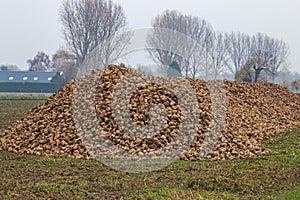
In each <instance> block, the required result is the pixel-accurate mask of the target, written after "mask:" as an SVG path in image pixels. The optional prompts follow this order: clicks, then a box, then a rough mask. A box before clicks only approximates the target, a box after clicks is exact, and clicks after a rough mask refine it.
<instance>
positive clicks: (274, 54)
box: [251, 33, 289, 82]
mask: <svg viewBox="0 0 300 200" xmlns="http://www.w3.org/2000/svg"><path fill="white" fill-rule="evenodd" d="M288 52H289V50H288V47H287V45H286V44H285V43H284V42H283V41H282V40H277V39H274V38H271V37H269V36H268V35H264V34H261V33H258V34H256V35H255V36H253V37H252V41H251V60H253V61H254V62H255V64H254V65H253V69H254V74H255V75H254V82H257V81H258V78H259V76H260V73H261V72H262V71H265V72H266V73H267V74H269V75H271V77H272V79H274V77H275V76H276V75H277V72H278V70H279V68H280V67H281V66H283V65H284V64H286V63H287V58H288Z"/></svg>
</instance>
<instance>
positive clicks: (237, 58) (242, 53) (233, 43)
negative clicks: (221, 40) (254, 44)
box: [225, 32, 251, 74]
mask: <svg viewBox="0 0 300 200" xmlns="http://www.w3.org/2000/svg"><path fill="white" fill-rule="evenodd" d="M225 37H226V39H225V43H226V48H227V51H228V56H229V57H228V64H229V66H228V67H229V70H230V71H231V72H232V73H233V74H236V73H237V72H238V71H239V70H240V69H241V68H242V67H244V66H246V64H248V63H249V60H250V54H251V53H250V51H251V37H250V36H249V35H247V34H244V33H240V32H238V33H234V32H232V33H229V34H226V35H225Z"/></svg>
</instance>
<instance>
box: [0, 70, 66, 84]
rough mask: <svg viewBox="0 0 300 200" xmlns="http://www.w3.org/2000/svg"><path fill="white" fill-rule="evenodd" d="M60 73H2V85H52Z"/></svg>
mask: <svg viewBox="0 0 300 200" xmlns="http://www.w3.org/2000/svg"><path fill="white" fill-rule="evenodd" d="M57 73H60V72H41V71H0V83H24V82H28V83H50V82H51V80H52V79H53V77H54V76H55V75H56V74H57Z"/></svg>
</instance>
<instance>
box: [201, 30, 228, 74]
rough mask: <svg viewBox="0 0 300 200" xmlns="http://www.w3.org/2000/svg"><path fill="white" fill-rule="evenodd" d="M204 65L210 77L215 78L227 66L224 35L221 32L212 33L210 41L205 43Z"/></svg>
mask: <svg viewBox="0 0 300 200" xmlns="http://www.w3.org/2000/svg"><path fill="white" fill-rule="evenodd" d="M205 50H206V54H205V55H206V58H205V60H206V66H204V67H205V68H208V69H206V70H207V71H208V70H209V71H210V73H211V74H210V79H213V80H215V79H217V78H218V76H219V75H220V74H221V72H223V71H224V70H225V69H226V67H227V66H228V51H227V48H226V44H225V36H224V34H222V33H214V34H213V35H212V37H211V40H210V42H207V43H206V49H205Z"/></svg>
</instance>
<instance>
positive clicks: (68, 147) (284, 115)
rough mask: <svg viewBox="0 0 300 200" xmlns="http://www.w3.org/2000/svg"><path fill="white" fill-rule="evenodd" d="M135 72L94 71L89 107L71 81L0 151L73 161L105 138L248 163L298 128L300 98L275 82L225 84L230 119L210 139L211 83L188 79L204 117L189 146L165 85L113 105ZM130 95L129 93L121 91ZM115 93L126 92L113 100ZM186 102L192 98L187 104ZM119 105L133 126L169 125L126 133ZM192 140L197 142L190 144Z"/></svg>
mask: <svg viewBox="0 0 300 200" xmlns="http://www.w3.org/2000/svg"><path fill="white" fill-rule="evenodd" d="M129 72H135V73H139V72H136V71H134V70H133V69H129V68H126V67H125V66H124V65H120V66H114V65H110V66H108V67H107V68H106V69H105V70H96V71H94V72H93V73H92V74H89V75H85V76H83V77H81V78H80V80H79V81H78V82H77V81H76V83H79V84H81V83H82V84H83V85H82V88H83V89H85V90H90V88H91V87H94V88H95V93H94V94H93V95H90V96H88V97H86V96H85V98H90V99H91V100H92V101H91V102H93V103H92V104H91V105H87V104H84V103H81V102H82V101H80V99H79V100H78V101H76V102H74V99H73V98H72V97H73V95H74V94H76V93H74V92H80V91H75V89H74V88H75V85H76V84H75V81H71V82H69V83H68V84H66V85H65V86H64V87H62V88H61V89H60V90H58V91H57V92H56V93H55V94H53V95H52V96H50V97H49V98H48V100H47V102H46V103H44V104H42V105H39V106H37V107H35V108H33V109H31V110H30V111H29V112H28V113H27V114H26V116H25V117H24V118H22V119H21V120H18V121H16V122H15V123H14V124H12V125H11V126H10V127H8V128H6V129H4V130H1V131H0V150H7V151H11V152H16V153H28V154H34V155H42V156H49V155H56V154H58V155H65V156H70V157H74V158H82V157H84V158H93V156H94V154H95V152H98V151H97V147H99V144H97V138H98V137H100V136H101V135H104V136H105V137H107V138H108V139H109V141H111V142H112V143H113V144H114V145H115V146H116V147H118V148H120V149H123V150H125V151H128V152H130V153H132V154H139V155H141V154H142V155H143V154H148V153H151V152H152V153H153V152H156V151H157V150H158V149H160V148H164V147H167V146H168V145H169V144H171V143H172V142H175V143H177V145H178V146H179V145H180V144H181V143H182V144H184V143H187V144H190V145H189V148H187V149H183V150H182V153H181V154H180V158H181V159H186V160H199V159H203V156H202V155H205V156H204V158H208V159H210V160H220V159H242V158H246V157H250V156H253V155H256V154H260V153H264V152H268V150H266V149H263V148H262V146H261V142H262V140H267V139H270V138H271V137H273V136H276V135H278V134H280V133H282V132H283V129H286V128H292V127H297V126H300V112H299V111H300V96H299V95H297V94H295V93H292V92H290V91H288V90H287V89H286V88H283V87H281V86H279V85H276V84H271V83H239V82H231V81H226V80H225V81H221V82H220V81H219V84H220V83H222V85H223V86H224V89H225V90H224V92H225V96H226V97H225V105H226V107H225V109H224V112H226V113H221V114H222V115H223V116H225V118H224V122H223V123H224V124H222V130H221V133H220V134H218V135H214V133H211V134H207V133H208V132H209V131H210V126H211V123H213V122H214V121H213V119H212V118H213V116H212V110H213V102H212V94H211V93H210V89H209V87H208V82H205V81H203V80H198V79H189V78H188V79H185V81H188V83H189V84H190V86H191V88H192V90H193V91H192V92H193V93H194V95H195V97H196V99H197V104H198V106H196V107H193V108H191V109H192V110H194V111H197V113H198V114H199V115H198V118H199V119H197V123H198V124H197V129H196V131H195V135H194V136H193V137H187V138H184V137H183V139H182V140H183V141H174V139H175V138H176V136H177V135H179V134H181V133H180V132H179V130H188V129H191V127H189V125H188V123H187V124H184V126H185V127H181V128H182V129H180V126H182V124H183V123H182V119H183V115H184V113H183V112H182V105H180V102H179V100H178V97H177V96H176V94H175V93H174V92H173V91H172V90H170V89H169V88H167V87H165V86H164V85H162V84H157V83H147V84H144V85H143V86H141V87H138V88H137V89H136V90H135V91H133V93H132V95H131V97H130V101H129V104H128V105H124V104H122V105H121V103H120V104H118V103H116V104H114V103H113V98H114V92H115V90H114V89H115V88H116V87H119V86H117V85H118V83H119V82H120V80H121V79H122V77H123V76H125V75H126V73H129ZM143 78H147V76H146V75H145V74H142V73H140V82H143ZM148 78H149V77H148ZM173 79H182V78H173ZM125 81H126V80H125ZM137 81H139V80H137ZM210 84H211V83H210ZM126 85H127V84H124V86H126ZM120 87H121V86H120ZM121 88H122V87H121ZM126 89H128V88H122V90H126ZM117 95H122V93H120V94H115V96H117ZM78 96H80V95H78ZM116 98H117V97H116ZM118 98H122V97H121V96H119V97H118ZM186 101H187V102H188V101H189V99H188V98H186ZM214 101H218V99H217V98H216V99H215V100H214ZM220 101H222V99H220ZM223 101H224V99H223ZM72 103H73V104H74V103H76V106H75V107H74V105H73V106H72ZM77 104H78V105H77ZM153 105H161V107H162V109H163V110H164V113H165V115H164V116H161V115H157V114H155V112H152V111H151V109H152V107H153ZM121 106H123V107H124V108H122V107H121ZM114 107H115V108H116V109H117V110H128V112H129V116H130V117H129V119H130V120H132V121H133V123H135V124H136V125H137V126H135V127H139V126H140V127H143V126H147V124H149V123H151V120H153V119H157V121H162V122H164V123H163V126H161V127H159V129H158V130H150V132H151V131H152V132H153V133H154V134H152V135H143V134H141V133H140V131H141V130H142V129H138V128H132V129H130V133H128V132H126V129H125V130H124V129H122V126H126V124H123V125H122V120H121V122H120V121H117V120H116V119H122V118H126V119H127V118H128V115H126V112H118V111H116V112H113V109H114ZM74 108H80V109H82V110H85V111H86V112H91V113H90V114H91V115H92V114H93V113H92V112H93V110H94V111H95V113H96V114H95V115H96V116H95V119H96V121H94V122H89V121H88V119H84V117H85V116H80V112H77V111H76V109H75V110H74ZM154 108H157V107H154ZM149 113H150V114H149ZM151 113H154V114H151ZM74 114H78V115H79V116H77V118H78V117H79V118H80V119H81V120H82V123H86V124H84V125H86V127H89V129H90V130H89V131H88V133H86V134H84V135H82V134H81V131H80V130H78V129H80V128H78V127H76V125H75V122H74ZM214 117H218V115H216V116H214ZM89 123H90V124H89ZM95 123H96V124H97V126H100V127H101V131H99V130H98V131H97V130H96V129H97V126H96V127H95V126H93V124H95ZM217 125H218V124H217ZM129 128H130V127H129ZM154 129H155V127H154ZM190 138H192V141H185V140H189V139H190ZM84 141H85V142H84ZM86 141H88V144H87V143H86ZM204 141H206V142H207V143H208V144H209V143H210V142H211V144H212V146H210V148H209V149H208V150H209V152H207V153H206V154H203V145H204ZM188 142H189V143H188ZM101 145H105V144H101ZM87 147H89V148H87ZM108 148H109V145H108ZM88 149H89V150H88ZM107 151H109V149H107ZM171 154H172V152H170V155H171Z"/></svg>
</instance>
